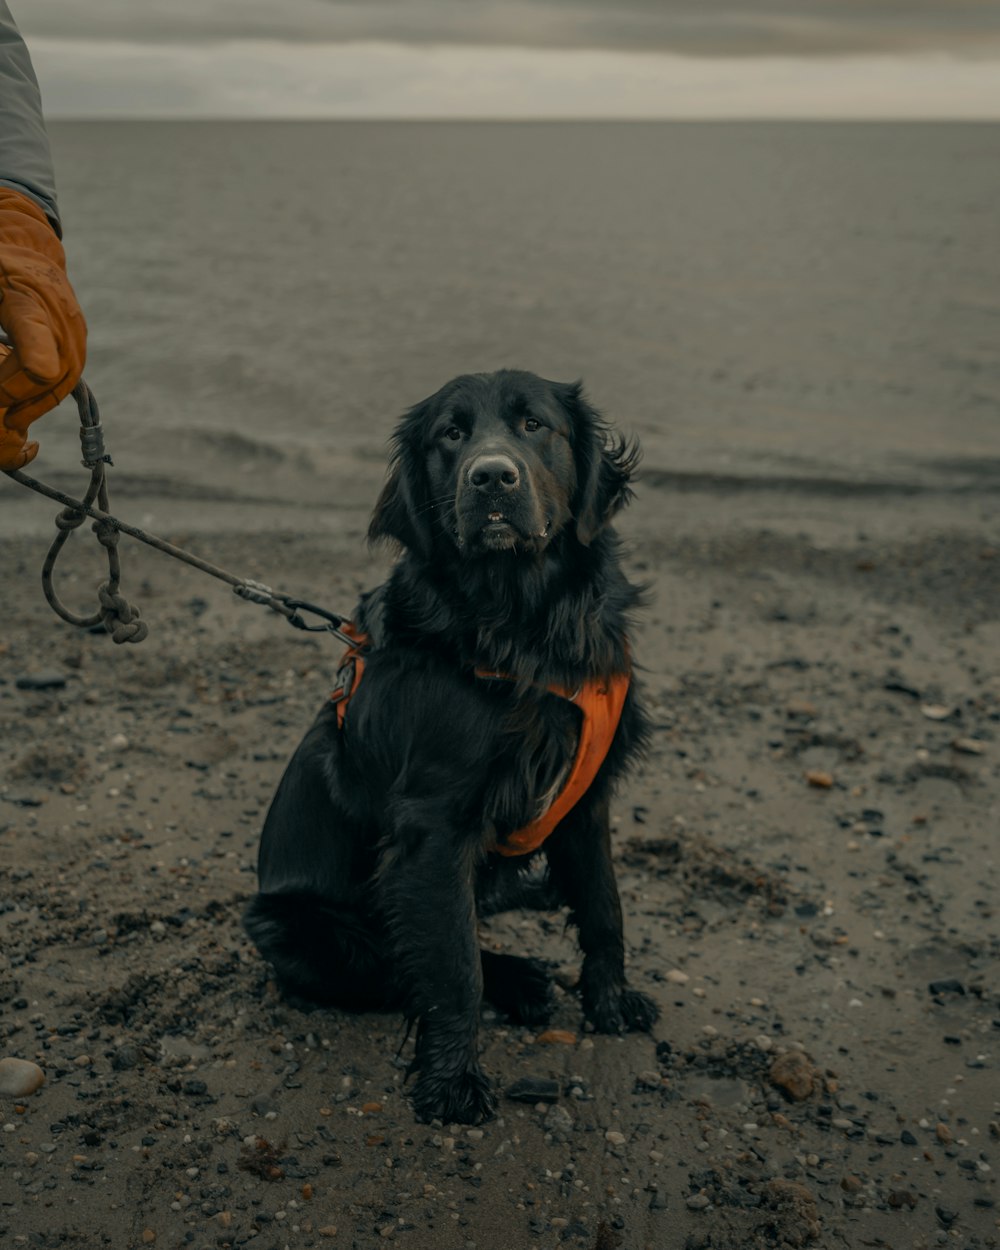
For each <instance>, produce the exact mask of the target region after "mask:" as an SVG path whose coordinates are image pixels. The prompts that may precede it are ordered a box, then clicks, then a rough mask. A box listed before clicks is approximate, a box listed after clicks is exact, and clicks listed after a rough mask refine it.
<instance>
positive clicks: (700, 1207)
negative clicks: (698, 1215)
mask: <svg viewBox="0 0 1000 1250" xmlns="http://www.w3.org/2000/svg"><path fill="white" fill-rule="evenodd" d="M711 1201H712V1200H711V1198H709V1196H708V1194H706V1193H705V1191H704V1190H702V1191H701V1193H700V1194H692V1195H691V1196H690V1198H687V1199H685V1205H686V1206H687V1207H688V1209H689V1210H691V1211H704V1210H705V1208H706V1207H707V1206H708V1205H709V1204H710V1202H711Z"/></svg>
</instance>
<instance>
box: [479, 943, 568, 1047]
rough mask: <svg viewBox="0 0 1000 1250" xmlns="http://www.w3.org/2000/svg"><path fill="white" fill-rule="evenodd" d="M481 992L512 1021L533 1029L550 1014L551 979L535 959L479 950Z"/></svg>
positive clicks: (551, 997) (543, 965) (551, 1003)
mask: <svg viewBox="0 0 1000 1250" xmlns="http://www.w3.org/2000/svg"><path fill="white" fill-rule="evenodd" d="M483 982H484V984H483V994H484V996H485V997H486V998H488V999H489V1001H490V1002H491V1003H492V1004H493V1005H494V1007H499V1008H500V1010H501V1011H503V1012H505V1013H506V1014H507V1015H508V1016H510V1018H511V1019H512V1020H513V1021H514V1022H515V1023H516V1024H525V1025H528V1026H529V1027H530V1028H536V1027H537V1026H538V1025H540V1024H545V1023H546V1022H547V1021H548V1019H549V1016H550V1015H551V1014H552V1008H553V1006H554V999H553V995H552V978H551V977H550V976H549V973H548V969H547V968H546V966H545V964H543V963H542V962H541V960H538V959H524V958H522V957H520V956H518V955H498V954H496V953H494V952H489V951H485V952H484V953H483Z"/></svg>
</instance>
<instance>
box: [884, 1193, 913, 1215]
mask: <svg viewBox="0 0 1000 1250" xmlns="http://www.w3.org/2000/svg"><path fill="white" fill-rule="evenodd" d="M916 1205H917V1195H916V1194H915V1193H912V1192H911V1191H910V1190H909V1189H891V1190H890V1191H889V1206H890V1207H892V1208H893V1210H895V1211H900V1210H902V1208H903V1207H909V1208H910V1210H911V1211H912V1210H913V1208H914V1207H915V1206H916Z"/></svg>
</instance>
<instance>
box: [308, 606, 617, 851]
mask: <svg viewBox="0 0 1000 1250" xmlns="http://www.w3.org/2000/svg"><path fill="white" fill-rule="evenodd" d="M340 632H341V633H342V634H346V635H347V637H348V638H350V639H351V640H352V641H351V645H350V646H349V647H348V648H347V650H346V651H345V652H344V655H343V658H342V659H341V662H340V665H339V667H338V669H337V684H336V686H334V688H333V690H332V691H331V693H330V700H331V702H333V703H335V704H336V705H337V728H338V729H343V727H344V718H345V717H346V716H347V706H348V704H349V703H350V701H351V698H352V697H353V695H354V693H355V691H356V690H357V688H358V686H359V685H360V683H361V677H362V674H363V673H364V671H365V651H366V650H367V648H368V647H369V645H370V644H371V639H370V638H369V636H368V635H367V634H363V633H361V631H360V630H358V629H357V628H356V627H355V626H354V625H352V624H351V622H350V621H344V622H342V624H341V626H340ZM476 676H477V677H482V678H492V679H494V680H498V681H510V678H509V677H508V676H507V675H506V673H491V672H489V671H488V670H486V669H479V668H477V669H476ZM630 684H631V675H630V674H629V673H616V674H615V675H614V676H613V677H610V678H594V679H593V680H591V681H585V682H584V683H583V684H582V685H581V686H579V687H578V688H577V689H576V690H570V689H569V688H568V687H566V686H560V685H557V684H555V683H553V684H552V685H548V686H546V687H545V689H546V690H547V691H548V692H549V694H554V695H557V696H558V697H559V698H560V699H565V700H566V701H567V702H568V703H573V704H575V705H576V706H577V707H578V708H579V709H580V711H581V713H582V714H583V722H582V724H581V726H580V739H579V741H578V742H577V746H576V756H575V757H574V759H573V765H572V767H571V768H570V771H569V774H568V776H567V777H566V780H565V781H564V782H563V784H562V788H561V789H560V791H559V793H558V794H557V795H556V797H555V798H554V799H553V800H552V802H551V803H550V804H549V806H548V807H547V808H546V809H545V811H544V812H542V813H541V815H539V816H536V817H535V819H534V820H533V821H531V822H530V824H527V825H525V826H524V828H523V829H518V830H517V831H516V832H515V833H512V834H510V835H509V836H508V837H507V838H505V839H504V841H503V842H498V843H497V844H496V845H495V846H493V847H491V848H490V849H491V850H493V851H496V852H497V853H498V854H500V855H528V854H530V852H531V851H536V850H537V849H538V848H539V847H540V846H541V845H542V843H543V842H544V841H545V839H546V838H547V837H548V836H549V834H550V833H551V832H552V831H553V829H555V827H556V825H558V824H559V822H560V821H561V820H562V819H563V818H564V817H565V816H567V815H568V814H569V812H570V811H572V809H573V808H574V807H575V806H576V804H577V803H578V802H579V800H580V799H581V798H583V796H584V794H586V792H587V791H588V790H589V789H590V787H591V785H592V784H593V782H594V778H595V777H596V776H597V774H598V772H599V771H600V768H601V765H602V764H603V763H604V760H605V758H606V757H607V754H608V751H609V750H610V749H611V743H612V741H613V740H614V736H615V731H616V730H617V728H618V722H619V721H620V720H621V714H622V708H623V707H624V706H625V698H626V696H627V695H628V689H629V686H630Z"/></svg>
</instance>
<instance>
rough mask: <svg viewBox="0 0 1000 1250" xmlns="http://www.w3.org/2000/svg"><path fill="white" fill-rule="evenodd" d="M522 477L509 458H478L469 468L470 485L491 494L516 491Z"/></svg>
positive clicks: (495, 456)
mask: <svg viewBox="0 0 1000 1250" xmlns="http://www.w3.org/2000/svg"><path fill="white" fill-rule="evenodd" d="M520 481H521V475H520V473H518V471H517V465H516V464H515V463H514V461H513V460H511V459H510V458H509V457H508V456H497V455H494V456H478V457H477V458H476V459H475V460H474V461H473V462H472V464H471V465H470V466H469V483H470V485H472V486H474V487H475V488H476V490H481V491H484V492H487V493H490V494H495V493H496V492H497V491H511V490H516V489H517V487H518V484H519V482H520Z"/></svg>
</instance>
